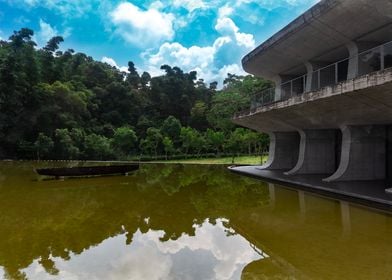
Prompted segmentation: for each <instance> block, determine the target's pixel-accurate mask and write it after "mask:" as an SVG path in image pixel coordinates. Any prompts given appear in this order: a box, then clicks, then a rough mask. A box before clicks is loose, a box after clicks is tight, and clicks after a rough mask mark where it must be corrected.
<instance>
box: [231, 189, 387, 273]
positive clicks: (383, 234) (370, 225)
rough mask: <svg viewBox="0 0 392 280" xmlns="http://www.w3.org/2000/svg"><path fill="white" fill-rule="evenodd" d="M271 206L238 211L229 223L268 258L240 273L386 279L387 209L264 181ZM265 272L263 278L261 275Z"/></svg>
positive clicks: (250, 265) (254, 263)
mask: <svg viewBox="0 0 392 280" xmlns="http://www.w3.org/2000/svg"><path fill="white" fill-rule="evenodd" d="M269 190H270V199H271V200H270V201H271V206H270V207H266V208H263V209H262V210H260V211H259V212H258V214H256V213H254V212H252V215H249V213H248V212H243V213H239V214H238V216H236V217H234V218H233V219H231V225H232V226H233V228H234V229H235V230H236V231H237V232H239V233H240V234H241V235H243V236H245V237H246V238H247V239H248V240H249V241H250V242H252V243H253V244H255V246H257V247H258V248H261V249H262V250H263V252H265V254H267V255H268V256H269V258H265V259H262V260H258V261H256V262H253V263H251V264H249V265H248V266H247V267H245V269H244V271H243V277H242V279H267V278H268V277H277V279H281V278H279V277H283V278H282V279H286V278H289V279H387V277H388V275H389V276H390V275H392V267H391V266H390V265H389V261H392V252H391V250H392V244H391V242H392V236H391V233H392V221H391V217H390V216H389V215H385V214H383V213H377V212H372V211H369V210H368V209H365V208H359V207H356V206H352V205H350V204H349V203H347V202H344V201H333V200H327V199H324V198H321V197H318V196H315V195H312V194H309V193H304V192H301V191H299V192H298V191H293V190H288V189H285V188H281V187H279V186H274V185H272V184H269ZM263 277H265V278H263Z"/></svg>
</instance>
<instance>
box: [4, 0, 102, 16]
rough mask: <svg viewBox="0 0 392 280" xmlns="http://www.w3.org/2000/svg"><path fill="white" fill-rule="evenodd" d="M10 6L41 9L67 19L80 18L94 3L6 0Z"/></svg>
mask: <svg viewBox="0 0 392 280" xmlns="http://www.w3.org/2000/svg"><path fill="white" fill-rule="evenodd" d="M8 2H9V3H10V4H12V5H19V6H21V7H23V8H32V7H43V8H45V9H49V10H52V11H55V12H56V13H59V14H61V15H63V16H67V17H81V16H84V15H86V12H87V11H90V10H92V7H93V4H94V2H97V1H95V0H94V1H84V0H8Z"/></svg>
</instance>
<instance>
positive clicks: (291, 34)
mask: <svg viewBox="0 0 392 280" xmlns="http://www.w3.org/2000/svg"><path fill="white" fill-rule="evenodd" d="M242 63H243V68H244V69H245V70H246V71H247V72H248V73H251V74H254V75H256V76H259V77H264V78H266V79H270V80H272V81H274V82H275V85H276V87H275V88H274V89H267V90H265V91H263V92H260V93H258V94H256V95H255V96H253V97H252V102H251V103H252V104H251V105H250V107H249V109H247V110H245V111H242V112H239V113H237V114H236V115H235V117H234V118H233V121H234V122H235V123H236V124H238V125H241V126H244V127H248V128H251V129H254V130H257V131H260V132H265V133H268V134H269V135H270V141H271V142H270V156H269V160H268V162H267V163H266V164H265V165H264V166H262V167H261V169H264V170H281V171H284V172H285V174H286V175H287V176H290V175H301V174H304V175H305V174H309V175H311V174H323V179H322V180H323V182H337V181H367V180H371V181H374V180H378V181H380V180H383V181H385V182H388V181H391V179H392V1H389V0H321V1H320V2H319V3H318V4H316V5H315V6H313V7H312V8H311V9H310V10H308V11H307V12H305V13H304V14H302V15H301V16H300V17H298V18H297V19H295V20H294V21H293V22H291V23H290V24H289V25H287V26H286V27H285V28H283V29H282V30H281V31H279V32H278V33H276V34H275V35H274V36H272V37H271V38H270V39H268V40H267V41H265V42H264V43H263V44H261V45H260V46H258V47H257V48H256V49H255V50H253V51H252V52H251V53H249V54H248V55H246V56H245V57H244V58H243V61H242ZM386 184H387V183H386ZM386 188H387V186H386Z"/></svg>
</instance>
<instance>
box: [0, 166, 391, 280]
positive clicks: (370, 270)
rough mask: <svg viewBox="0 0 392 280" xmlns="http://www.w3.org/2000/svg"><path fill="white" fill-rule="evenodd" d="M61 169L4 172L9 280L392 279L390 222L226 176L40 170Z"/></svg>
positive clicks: (209, 170) (2, 233)
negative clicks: (41, 176) (71, 175)
mask: <svg viewBox="0 0 392 280" xmlns="http://www.w3.org/2000/svg"><path fill="white" fill-rule="evenodd" d="M60 165H61V163H40V164H38V163H30V162H2V163H0V202H1V203H0V279H1V277H3V278H4V279H39V280H42V279H105V280H107V279H148V280H153V279H185V280H186V279H203V280H205V279H391V277H392V218H391V216H390V215H389V214H386V213H382V212H376V211H374V210H370V209H366V208H363V207H360V206H356V205H351V204H349V203H347V202H343V201H335V200H331V199H326V198H321V197H318V196H315V195H312V194H308V193H304V192H301V191H295V190H290V189H287V188H284V187H281V186H278V185H273V184H268V183H264V182H261V181H258V180H255V179H250V178H245V177H242V176H239V175H235V174H231V173H230V172H229V171H227V169H226V167H224V166H208V165H175V164H145V165H142V166H141V169H140V170H138V171H137V172H135V173H133V174H131V175H129V176H112V177H101V178H97V177H96V178H85V179H67V180H63V181H56V180H45V181H43V180H41V181H40V180H37V179H38V177H37V175H35V173H34V172H33V168H34V167H38V166H41V167H42V166H60ZM62 165H65V163H63V164H62Z"/></svg>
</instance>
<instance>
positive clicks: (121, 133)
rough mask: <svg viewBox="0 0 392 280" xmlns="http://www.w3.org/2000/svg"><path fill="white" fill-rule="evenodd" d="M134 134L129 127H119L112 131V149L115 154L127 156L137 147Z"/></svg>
mask: <svg viewBox="0 0 392 280" xmlns="http://www.w3.org/2000/svg"><path fill="white" fill-rule="evenodd" d="M137 141H138V139H137V136H136V133H135V132H134V131H133V130H132V129H131V128H129V127H127V126H123V127H119V128H117V129H116V130H115V131H114V136H113V142H112V144H113V147H114V149H115V151H116V152H119V153H121V154H123V155H125V156H127V155H129V154H130V153H131V151H132V150H134V149H135V148H136V147H137Z"/></svg>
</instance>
